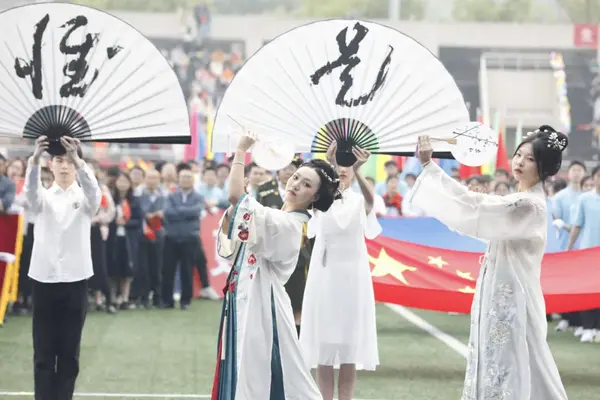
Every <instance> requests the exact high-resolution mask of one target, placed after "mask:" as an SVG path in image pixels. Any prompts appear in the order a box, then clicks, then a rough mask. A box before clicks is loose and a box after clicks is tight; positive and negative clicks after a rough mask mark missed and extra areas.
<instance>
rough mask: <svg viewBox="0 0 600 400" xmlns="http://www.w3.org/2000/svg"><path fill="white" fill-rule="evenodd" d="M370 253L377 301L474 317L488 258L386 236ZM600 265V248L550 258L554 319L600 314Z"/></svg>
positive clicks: (549, 303) (548, 292)
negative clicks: (582, 313) (479, 282)
mask: <svg viewBox="0 0 600 400" xmlns="http://www.w3.org/2000/svg"><path fill="white" fill-rule="evenodd" d="M367 247H368V251H369V261H370V263H371V275H372V277H373V287H374V289H375V299H376V300H377V301H379V302H386V303H394V304H400V305H403V306H407V307H414V308H421V309H425V310H434V311H447V312H459V313H465V314H467V313H469V312H470V308H471V303H472V302H473V293H474V290H475V280H476V279H477V277H478V275H479V270H480V268H481V265H480V263H479V261H480V259H481V258H482V256H483V254H480V253H471V252H463V251H455V250H446V249H439V248H435V247H428V246H422V245H418V244H413V243H407V242H402V241H399V240H395V239H391V238H387V237H381V236H380V237H378V238H377V239H376V240H372V241H367ZM598 259H600V247H595V248H592V249H585V250H575V251H566V252H559V253H548V254H546V255H545V256H544V259H543V261H542V278H541V283H542V290H543V292H544V298H545V300H546V312H547V313H548V314H552V313H563V312H570V311H579V310H589V309H595V308H600V286H599V285H598V282H600V268H598V266H597V265H598V262H597V260H598ZM565 265H568V266H569V268H565ZM582 277H585V279H582Z"/></svg>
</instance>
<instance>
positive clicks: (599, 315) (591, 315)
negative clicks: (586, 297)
mask: <svg viewBox="0 0 600 400" xmlns="http://www.w3.org/2000/svg"><path fill="white" fill-rule="evenodd" d="M581 325H582V326H583V329H600V308H596V309H594V310H587V311H582V312H581Z"/></svg>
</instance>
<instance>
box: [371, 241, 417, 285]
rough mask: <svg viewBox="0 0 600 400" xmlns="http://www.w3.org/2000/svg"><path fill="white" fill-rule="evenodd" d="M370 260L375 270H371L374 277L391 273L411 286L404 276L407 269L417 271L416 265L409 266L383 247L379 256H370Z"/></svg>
mask: <svg viewBox="0 0 600 400" xmlns="http://www.w3.org/2000/svg"><path fill="white" fill-rule="evenodd" d="M369 262H370V263H371V264H373V270H372V271H371V276H374V277H378V278H380V277H382V276H386V275H391V276H393V277H394V278H396V279H398V280H399V281H400V282H402V283H404V284H405V285H406V286H410V285H409V284H408V282H407V281H406V278H404V275H403V274H404V272H406V271H411V272H412V271H416V270H417V269H416V268H415V267H409V266H408V265H404V264H402V263H401V262H399V261H397V260H395V259H393V258H392V257H390V256H389V255H388V254H387V253H386V252H385V249H384V248H383V247H382V248H381V250H380V251H379V256H378V257H377V258H375V257H371V256H369Z"/></svg>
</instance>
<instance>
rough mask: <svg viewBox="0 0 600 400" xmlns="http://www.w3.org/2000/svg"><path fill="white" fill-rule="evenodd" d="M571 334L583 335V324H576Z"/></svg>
mask: <svg viewBox="0 0 600 400" xmlns="http://www.w3.org/2000/svg"><path fill="white" fill-rule="evenodd" d="M573 335H574V336H575V337H581V335H583V326H578V327H577V328H575V331H574V332H573Z"/></svg>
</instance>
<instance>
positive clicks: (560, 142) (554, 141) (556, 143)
mask: <svg viewBox="0 0 600 400" xmlns="http://www.w3.org/2000/svg"><path fill="white" fill-rule="evenodd" d="M538 133H544V134H546V135H548V136H547V137H545V138H544V139H545V140H546V142H547V146H548V148H554V149H556V150H560V151H563V150H564V149H566V148H567V141H566V140H565V138H561V137H559V136H558V133H557V132H556V131H554V130H550V129H548V128H545V127H544V129H536V130H535V131H533V132H527V136H531V135H535V134H538Z"/></svg>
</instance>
